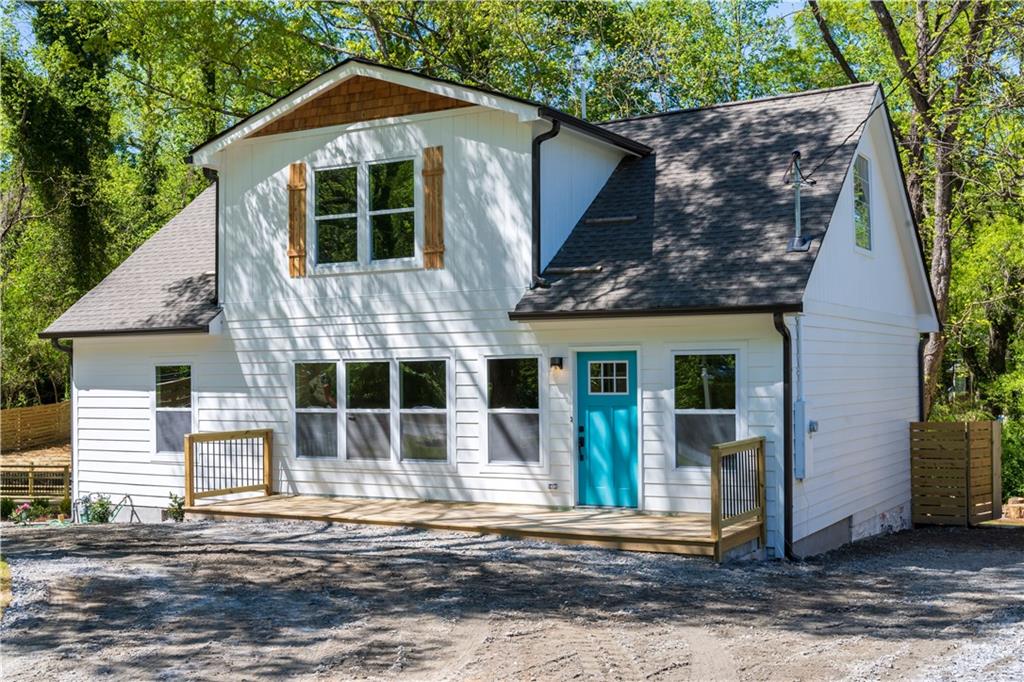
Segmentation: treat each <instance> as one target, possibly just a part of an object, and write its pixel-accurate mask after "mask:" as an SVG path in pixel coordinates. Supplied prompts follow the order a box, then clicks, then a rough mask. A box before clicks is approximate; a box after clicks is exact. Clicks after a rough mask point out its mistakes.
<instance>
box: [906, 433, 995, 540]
mask: <svg viewBox="0 0 1024 682" xmlns="http://www.w3.org/2000/svg"><path fill="white" fill-rule="evenodd" d="M1000 439H1001V429H1000V423H999V422H995V421H991V422H989V421H983V422H913V423H911V425H910V480H911V496H912V501H911V504H912V512H913V513H912V517H913V521H914V523H915V524H931V525H949V526H968V525H975V524H978V523H981V522H982V521H989V520H992V519H998V518H999V517H1000V516H1001V510H1002V485H1001V479H1002V477H1001V472H1000V460H1001V458H1002V447H1001V440H1000Z"/></svg>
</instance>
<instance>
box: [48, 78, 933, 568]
mask: <svg viewBox="0 0 1024 682" xmlns="http://www.w3.org/2000/svg"><path fill="white" fill-rule="evenodd" d="M794 150H799V152H800V163H801V164H802V172H803V174H804V175H805V176H807V177H808V181H807V182H805V183H804V184H803V185H802V187H801V198H800V210H801V226H802V237H803V239H804V242H805V243H804V244H803V246H804V248H803V250H801V249H800V248H797V249H792V248H791V242H792V240H793V237H794V230H795V217H794V213H795V208H796V199H795V191H794V185H793V183H792V182H791V180H790V178H791V176H792V171H791V170H790V171H789V173H787V169H789V167H790V164H791V161H792V158H793V154H792V152H793V151H794ZM189 160H190V162H191V163H193V164H195V165H196V166H198V167H202V168H203V169H208V170H209V171H211V172H212V173H211V176H212V175H214V174H215V176H216V182H214V183H213V184H212V185H211V186H210V188H209V189H207V190H206V191H204V192H203V193H202V194H200V195H199V196H198V197H197V198H196V199H195V200H194V201H193V202H192V203H191V204H190V205H189V206H187V207H186V208H185V209H184V210H183V211H182V212H181V213H180V214H179V215H178V216H177V217H175V218H174V219H173V220H172V221H171V222H170V223H168V224H167V225H166V226H165V227H164V228H163V229H162V230H160V231H159V232H158V233H157V234H156V235H154V236H153V238H151V239H150V240H149V241H148V242H146V243H145V244H144V245H143V246H142V247H141V248H140V249H139V250H138V251H137V252H136V253H135V254H133V255H132V256H131V257H130V258H129V259H128V260H126V261H125V263H124V264H123V265H121V266H120V267H119V268H118V269H117V270H115V271H114V272H113V273H112V274H111V275H110V276H109V277H107V278H106V279H105V280H104V281H103V282H102V283H101V284H100V285H99V286H97V287H96V288H95V289H94V290H93V291H91V292H89V293H88V294H87V295H85V296H84V297H83V298H82V299H81V300H80V301H78V302H77V303H76V304H75V305H73V306H72V307H71V308H70V309H69V310H68V311H67V312H66V313H65V314H64V315H62V316H61V317H60V318H59V319H58V320H57V321H56V322H54V323H53V324H52V325H51V326H50V327H49V328H48V329H46V330H45V331H44V332H43V333H42V336H44V337H49V338H52V339H55V340H57V339H72V340H73V429H74V436H73V440H74V443H73V447H74V463H73V464H74V488H75V495H76V496H81V495H84V494H86V493H90V492H99V493H107V494H111V495H118V494H124V493H129V494H131V495H132V497H133V500H134V502H135V504H136V506H137V507H148V508H150V510H149V511H150V513H151V514H152V515H153V516H156V514H157V510H158V508H161V507H163V506H165V505H166V501H167V495H168V492H172V491H173V492H177V493H180V492H181V491H182V489H183V485H184V479H183V471H184V466H183V454H182V450H183V447H182V443H183V437H184V435H185V434H187V433H189V432H200V431H201V432H209V431H229V430H237V429H248V428H257V427H259V428H264V427H265V428H272V429H273V446H274V457H273V467H274V471H273V480H274V486H275V488H276V489H277V490H278V491H281V492H290V493H301V494H316V495H332V496H350V497H372V498H423V499H432V500H447V501H474V502H493V503H518V504H529V505H542V506H552V507H577V506H589V505H596V506H613V507H632V508H636V509H638V510H642V511H647V512H707V510H708V508H709V504H710V499H711V492H710V468H709V461H710V460H709V452H710V448H711V445H712V444H715V443H719V442H723V441H735V440H738V439H742V438H746V437H750V436H763V437H765V439H766V442H767V448H766V450H767V456H766V462H767V463H766V468H767V547H768V550H769V554H771V555H775V556H782V555H783V554H790V555H806V554H809V553H814V552H817V551H821V550H823V549H827V548H830V547H833V546H836V545H838V544H841V543H843V542H847V541H850V540H851V539H857V538H860V537H863V536H867V535H871V534H874V533H878V532H880V531H883V530H886V529H898V528H903V527H906V526H907V525H908V524H909V500H910V470H909V456H908V437H907V422H909V421H913V420H916V419H917V418H918V414H919V404H920V395H921V394H920V391H921V389H920V383H919V376H920V368H919V359H920V338H921V335H922V334H924V333H926V332H930V331H934V330H935V329H937V321H936V320H937V318H936V314H935V309H934V303H933V297H932V295H931V291H930V287H929V282H928V278H927V275H926V271H925V268H924V264H923V258H922V253H921V246H920V243H919V242H918V240H917V237H916V230H915V227H914V225H913V223H912V218H911V214H910V212H909V209H908V203H907V197H906V194H905V190H904V185H903V182H902V178H901V170H900V166H899V160H898V157H897V154H896V149H895V147H894V144H893V139H892V136H891V133H890V124H889V119H888V113H887V111H886V108H885V106H884V103H883V101H882V99H881V93H880V91H879V89H878V88H877V87H876V86H875V85H872V84H864V85H856V86H849V87H844V88H835V89H830V90H820V91H815V92H807V93H797V94H792V95H782V96H778V97H770V98H765V99H760V100H753V101H749V102H737V103H730V104H724V105H718V106H711V107H706V108H701V109H694V110H687V111H678V112H669V113H666V114H660V115H654V116H646V117H638V118H632V119H627V120H621V121H614V122H609V123H605V124H600V125H594V124H591V123H588V122H585V121H582V120H579V119H577V118H574V117H572V116H569V115H567V114H565V113H563V112H560V111H557V110H555V109H552V108H549V107H546V106H543V105H540V104H537V103H534V102H529V101H524V100H521V99H518V98H515V97H510V96H506V95H502V94H500V93H494V92H489V91H485V90H482V89H479V88H473V87H468V86H463V85H459V84H456V83H451V82H447V81H442V80H438V79H434V78H429V77H425V76H422V75H417V74H415V73H410V72H406V71H401V70H397V69H393V68H390V67H385V66H381V65H378V64H374V63H370V62H366V61H363V60H358V59H351V60H347V61H345V62H343V63H342V64H340V65H338V66H337V67H335V68H333V69H331V70H330V71H328V72H326V73H324V74H322V75H320V76H318V77H317V78H315V79H313V80H311V81H310V82H308V83H307V84H305V85H304V86H302V87H300V88H299V89H297V90H295V91H294V92H292V93H291V94H289V95H287V96H285V97H284V98H282V99H281V100H279V101H278V102H275V103H274V104H272V105H271V106H269V107H267V108H266V109H263V110H262V111H259V112H257V113H256V114H253V115H252V116H250V117H249V118H247V119H245V120H243V121H241V122H240V123H238V124H237V125H235V126H234V127H232V128H230V129H228V130H227V131H225V132H223V133H222V134H220V135H218V136H217V137H215V138H213V139H211V140H209V141H208V142H206V143H204V144H202V145H200V146H199V147H198V148H196V149H195V150H193V152H192V154H191V156H190V157H189Z"/></svg>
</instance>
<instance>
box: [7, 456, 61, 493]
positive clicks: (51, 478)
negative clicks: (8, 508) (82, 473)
mask: <svg viewBox="0 0 1024 682" xmlns="http://www.w3.org/2000/svg"><path fill="white" fill-rule="evenodd" d="M0 497H9V498H11V499H14V500H34V499H56V500H60V499H63V498H65V497H71V467H69V466H52V465H51V466H45V465H36V464H28V465H20V466H8V467H3V468H2V469H0Z"/></svg>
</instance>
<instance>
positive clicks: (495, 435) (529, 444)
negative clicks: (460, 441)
mask: <svg viewBox="0 0 1024 682" xmlns="http://www.w3.org/2000/svg"><path fill="white" fill-rule="evenodd" d="M487 447H488V450H489V457H490V461H492V462H520V463H531V462H539V461H540V414H538V413H536V412H533V413H523V412H492V413H491V414H490V418H489V419H488V423H487Z"/></svg>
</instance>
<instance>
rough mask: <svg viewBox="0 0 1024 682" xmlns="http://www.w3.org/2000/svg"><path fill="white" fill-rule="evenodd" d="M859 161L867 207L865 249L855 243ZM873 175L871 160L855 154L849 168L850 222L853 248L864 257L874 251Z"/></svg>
mask: <svg viewBox="0 0 1024 682" xmlns="http://www.w3.org/2000/svg"><path fill="white" fill-rule="evenodd" d="M861 160H863V161H864V168H865V171H864V173H865V177H864V185H865V191H864V194H865V195H866V197H867V207H868V245H867V247H866V248H865V247H863V246H861V245H860V244H858V243H857V162H858V161H861ZM873 175H874V173H873V171H872V168H871V159H869V158H868V157H867V156H865V155H863V154H857V155H856V156H855V157H854V159H853V165H852V168H851V177H850V179H851V183H850V188H851V190H852V192H851V193H852V195H853V196H852V206H851V208H852V218H853V220H852V223H853V248H854V249H856V250H857V252H858V253H862V254H864V255H872V254H874V249H875V230H874V222H875V216H874V208H873V207H872V204H873V203H874V201H873V199H872V196H873V195H874V192H873V191H872V190H873V187H872V182H871V181H872V176H873Z"/></svg>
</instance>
